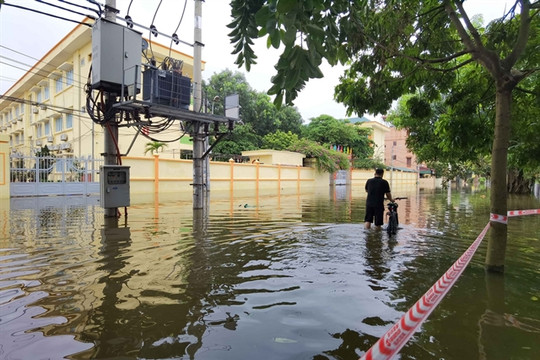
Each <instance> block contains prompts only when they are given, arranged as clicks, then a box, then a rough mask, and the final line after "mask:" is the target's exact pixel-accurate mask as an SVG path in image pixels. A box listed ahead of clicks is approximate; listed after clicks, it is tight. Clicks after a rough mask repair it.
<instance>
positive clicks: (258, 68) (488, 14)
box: [0, 0, 509, 121]
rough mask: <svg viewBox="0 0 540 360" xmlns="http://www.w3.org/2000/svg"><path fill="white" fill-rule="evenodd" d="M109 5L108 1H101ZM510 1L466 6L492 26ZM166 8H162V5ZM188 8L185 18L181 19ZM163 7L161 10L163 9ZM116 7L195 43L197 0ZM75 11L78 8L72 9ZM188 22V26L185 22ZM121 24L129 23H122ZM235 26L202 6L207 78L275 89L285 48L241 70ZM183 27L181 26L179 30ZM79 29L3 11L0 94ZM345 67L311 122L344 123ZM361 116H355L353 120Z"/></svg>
mask: <svg viewBox="0 0 540 360" xmlns="http://www.w3.org/2000/svg"><path fill="white" fill-rule="evenodd" d="M47 2H48V3H50V4H54V5H59V6H64V7H68V6H66V4H65V3H62V2H60V1H58V0H48V1H47ZM70 2H71V3H76V4H80V5H82V6H86V7H89V8H95V6H94V5H92V4H91V3H90V2H89V1H84V0H71V1H70ZM99 2H100V3H104V2H105V0H101V1H99ZM507 2H509V1H508V0H468V1H466V2H465V5H466V9H467V10H468V11H469V15H472V14H482V15H483V16H484V20H485V21H488V20H491V19H493V18H496V17H500V16H501V15H502V14H503V12H504V9H505V6H507V5H506V3H507ZM6 3H8V4H16V5H18V6H24V7H28V8H32V9H36V10H39V11H43V12H47V13H52V14H55V15H57V16H61V17H65V18H70V19H76V20H80V19H81V17H80V16H78V15H74V14H72V13H70V12H66V11H63V10H61V9H58V8H54V7H51V6H47V5H44V4H42V3H39V2H37V1H32V0H16V1H15V0H6ZM160 3H161V5H159V4H160ZM184 4H185V5H186V6H185V11H184V16H183V17H181V15H182V13H183V9H184ZM158 5H159V7H158ZM116 7H117V9H119V10H120V13H119V14H118V15H119V16H120V17H125V16H126V15H127V14H128V8H129V16H131V18H132V19H133V21H134V22H135V23H138V24H141V25H144V26H146V27H149V26H150V25H152V24H154V25H155V26H156V28H157V30H158V31H159V32H161V33H166V34H173V33H174V31H175V29H176V28H177V27H178V30H177V31H176V33H177V34H178V36H179V38H180V39H181V40H182V41H185V42H187V43H193V28H194V20H193V19H194V0H186V1H182V0H161V1H158V0H116ZM70 8H71V9H75V8H73V7H70ZM77 11H80V12H82V13H85V14H87V13H89V14H92V12H91V11H89V10H86V9H77ZM181 18H182V21H180V19H181ZM118 22H119V23H122V22H123V21H121V20H118ZM229 22H230V10H229V1H228V0H206V1H204V2H203V3H202V42H203V43H204V48H203V50H202V59H203V60H204V61H205V62H206V68H205V70H204V71H203V79H209V78H210V77H211V76H212V75H213V74H215V73H219V72H221V71H223V70H225V69H229V70H232V71H240V72H242V73H244V74H245V76H246V79H247V82H248V83H249V84H250V86H251V87H252V88H253V89H255V90H257V91H262V92H266V91H267V90H268V89H269V88H270V86H271V81H270V78H271V77H272V76H273V75H274V72H275V70H274V64H275V63H276V62H277V58H278V56H279V53H280V49H277V50H276V49H273V48H270V49H268V48H267V47H266V39H258V40H256V43H255V53H256V55H257V56H258V59H257V62H258V64H257V65H255V66H253V67H252V68H251V71H250V72H247V71H246V70H245V68H240V69H239V68H238V67H237V65H235V64H234V61H235V58H236V56H235V55H232V54H230V53H231V51H232V50H233V46H232V44H231V43H230V42H229V38H228V36H227V34H228V33H229V32H230V29H228V28H227V27H226V25H227V24H228V23H229ZM179 24H180V25H179ZM75 26H76V24H75V23H73V22H68V21H65V20H61V19H56V18H53V17H49V16H46V15H41V14H37V13H32V12H30V11H28V10H22V9H17V8H13V7H10V6H2V7H1V9H0V94H4V93H5V92H6V91H7V90H8V89H9V88H10V86H11V85H13V84H14V83H15V81H16V80H17V79H18V78H20V77H21V76H22V75H23V74H24V73H25V71H26V70H28V69H29V68H30V67H31V66H32V65H33V64H34V63H35V62H36V61H37V60H38V59H40V58H41V57H42V56H44V55H45V54H46V53H47V51H49V50H50V49H51V48H52V47H53V46H54V45H55V44H56V43H58V42H59V41H60V40H61V39H62V38H63V37H64V36H65V35H66V34H67V33H68V32H69V31H71V30H72V29H73V27H75ZM137 30H139V31H141V32H142V33H143V36H144V37H146V38H151V40H152V41H155V42H158V43H161V44H164V45H167V46H169V44H170V42H171V41H170V39H169V38H167V37H165V36H162V35H158V36H157V37H153V36H150V34H149V32H148V31H147V30H144V29H137ZM173 48H174V49H175V50H178V51H182V52H184V53H186V54H189V55H193V48H192V47H190V46H187V45H183V44H179V45H174V44H173ZM344 69H345V68H344V67H342V66H335V67H331V66H330V65H328V64H327V63H324V64H323V66H322V67H321V70H322V72H323V73H324V74H325V76H324V78H322V79H312V80H310V81H309V82H308V84H307V86H306V87H305V88H304V89H303V90H302V91H301V92H300V94H299V96H298V98H297V99H296V100H295V102H294V105H295V106H296V108H297V109H298V111H299V112H300V114H301V115H302V118H303V119H304V120H305V121H308V120H309V119H311V118H313V117H317V116H319V115H322V114H327V115H331V116H333V117H335V118H338V119H344V118H347V117H349V116H347V115H346V109H345V107H344V106H343V105H341V104H339V103H337V102H336V101H334V99H333V97H334V87H335V86H336V85H337V84H338V83H339V77H340V75H341V74H342V73H343V71H344ZM361 115H365V116H367V117H368V118H371V119H378V118H380V115H379V114H377V115H371V114H361ZM355 116H358V115H357V114H352V115H351V117H355Z"/></svg>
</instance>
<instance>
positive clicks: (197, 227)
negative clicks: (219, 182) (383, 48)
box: [0, 187, 540, 360]
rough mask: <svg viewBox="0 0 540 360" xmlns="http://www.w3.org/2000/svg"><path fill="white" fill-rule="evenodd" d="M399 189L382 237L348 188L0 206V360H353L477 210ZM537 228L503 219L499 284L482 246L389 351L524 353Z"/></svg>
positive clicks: (441, 268)
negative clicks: (486, 266) (401, 343)
mask: <svg viewBox="0 0 540 360" xmlns="http://www.w3.org/2000/svg"><path fill="white" fill-rule="evenodd" d="M361 190H363V189H361ZM399 195H400V196H408V199H407V200H402V201H401V202H400V207H399V209H398V211H399V213H400V223H401V229H400V230H399V232H398V236H397V237H394V238H392V239H389V238H388V235H387V234H386V233H385V232H384V231H376V230H371V231H367V230H365V229H363V221H362V220H363V216H364V214H363V211H364V206H365V197H364V196H365V194H364V193H363V191H360V190H358V189H350V188H349V189H347V188H346V187H339V189H338V187H336V189H335V192H333V191H331V192H330V193H329V194H328V193H326V194H324V195H316V194H307V195H302V196H300V195H298V194H294V195H290V196H282V197H276V196H262V194H261V196H260V198H258V199H252V198H249V197H242V198H233V199H229V198H226V197H223V198H218V200H217V201H213V202H212V203H211V204H210V207H209V208H208V209H206V211H205V210H199V211H196V212H194V211H193V210H192V208H191V203H190V201H183V200H178V201H169V202H166V203H162V204H157V203H156V204H154V203H152V201H149V202H148V203H138V204H137V203H135V204H134V205H133V206H132V207H131V208H130V211H129V216H128V217H127V219H125V218H122V219H114V220H113V221H111V220H110V219H104V218H103V212H102V210H101V209H100V208H99V207H97V206H95V205H94V204H93V203H92V202H91V200H87V199H86V200H84V201H83V200H80V201H81V202H80V203H79V204H78V205H76V204H74V201H73V200H70V201H65V202H64V203H62V204H56V205H54V206H52V205H51V204H50V203H48V204H46V205H45V204H40V203H36V202H35V201H34V202H28V204H27V205H28V206H23V205H21V204H17V205H16V206H14V207H12V209H11V210H10V211H9V212H1V213H0V214H2V218H1V219H0V221H1V222H2V223H1V224H0V231H3V232H0V234H2V238H1V239H0V244H1V245H0V248H2V250H1V252H0V324H1V325H2V326H0V331H1V332H2V334H1V335H2V336H1V337H0V338H1V339H2V340H1V345H2V350H1V351H3V354H2V355H1V356H4V354H9V356H12V358H25V357H26V358H33V357H35V356H34V355H35V353H34V352H35V351H36V350H35V349H37V348H38V347H39V348H41V349H42V351H43V349H46V350H45V352H46V353H47V356H50V357H51V358H62V357H65V356H70V357H71V358H74V359H99V358H121V357H124V358H154V359H170V358H186V359H188V358H189V359H220V360H221V359H248V358H253V357H254V356H259V357H262V358H265V359H349V358H351V359H354V358H357V357H359V356H360V355H361V354H362V353H363V352H364V351H366V350H367V349H368V348H369V347H370V346H371V345H372V344H374V343H375V342H376V341H377V339H378V338H379V337H380V336H381V335H382V334H383V333H384V332H385V331H386V330H387V329H388V327H389V326H391V325H392V324H393V322H394V321H396V320H397V319H399V317H400V316H401V314H402V313H403V312H404V311H406V310H407V309H408V308H409V307H410V306H411V305H412V304H414V302H415V301H416V300H417V299H418V297H420V296H421V295H422V294H423V293H424V292H425V291H426V290H427V289H428V288H429V287H430V286H431V285H432V283H433V282H434V281H435V280H437V279H438V278H439V277H440V276H441V275H442V273H444V272H445V271H446V270H447V268H448V267H449V266H450V265H451V264H452V263H453V262H454V261H455V260H456V259H457V258H458V257H459V256H460V255H461V254H462V253H463V251H464V250H465V249H466V248H467V247H468V246H469V245H470V243H471V242H472V241H473V240H474V239H475V238H476V236H477V235H478V232H479V231H480V230H481V229H482V228H483V226H484V225H485V223H486V218H487V216H488V215H489V209H488V208H489V206H488V201H489V200H488V198H489V197H486V196H485V194H482V193H465V192H453V193H452V194H451V196H450V198H448V194H447V193H446V192H444V193H440V194H422V193H418V194H416V193H413V194H399ZM88 201H90V202H88ZM510 204H511V206H512V208H518V207H522V208H534V207H539V201H538V200H537V199H534V198H511V199H510ZM245 205H247V206H245ZM539 226H540V219H539V218H538V217H529V218H528V219H524V218H516V219H512V222H511V223H510V224H509V234H510V236H512V241H510V242H509V249H508V256H509V261H508V271H507V273H506V274H505V276H504V278H503V280H504V282H503V285H504V284H506V289H504V287H501V286H500V285H501V282H500V281H499V282H497V279H496V281H491V279H489V278H486V277H485V275H484V271H483V260H484V254H485V244H484V245H482V246H481V248H480V249H479V254H477V255H476V256H475V258H474V259H473V261H472V262H471V264H470V265H469V268H468V269H467V270H466V271H465V273H464V275H463V276H462V279H460V280H459V281H458V283H457V284H456V286H455V287H454V288H453V289H452V291H451V292H450V293H449V294H448V296H447V298H445V299H444V300H443V302H442V303H441V305H440V306H439V307H438V308H437V309H436V310H435V311H434V312H433V314H432V316H431V317H430V319H429V320H428V322H426V324H425V325H424V326H423V328H422V331H421V332H419V333H418V334H417V335H416V336H415V337H414V338H413V340H412V341H411V342H410V343H409V344H408V345H407V346H406V348H405V349H404V350H403V352H402V358H403V359H409V358H419V359H420V358H421V359H439V358H445V359H463V358H485V359H498V358H510V357H511V356H513V354H517V355H518V358H523V359H527V358H531V359H532V358H533V356H532V354H535V353H537V352H538V351H537V350H539V349H538V344H540V338H539V337H538V331H537V329H538V327H539V326H538V320H537V319H539V318H540V312H539V310H538V306H537V305H538V297H539V294H540V288H539V284H538V281H537V278H538V275H539V272H540V271H539V269H538V267H537V263H538V261H540V255H539V254H540V251H539V250H540V249H539V248H538V241H537V240H538V236H537V234H538V232H537V229H538V228H540V227H539ZM2 229H3V230H2ZM535 299H536V300H535ZM4 325H6V326H4ZM502 338H508V339H511V340H512V343H511V344H507V345H505V346H502V345H500V344H501V339H502ZM21 339H23V340H24V341H23V340H21ZM21 343H23V344H24V346H23V347H21V346H20V344H21ZM53 345H54V349H61V350H54V349H53V348H52V346H53ZM49 347H51V349H50V350H49ZM9 356H6V358H9Z"/></svg>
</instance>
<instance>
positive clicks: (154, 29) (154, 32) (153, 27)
mask: <svg viewBox="0 0 540 360" xmlns="http://www.w3.org/2000/svg"><path fill="white" fill-rule="evenodd" d="M162 2H163V0H159V4H158V6H157V8H156V11H155V12H154V17H153V18H152V22H151V23H150V30H149V33H148V39H149V40H150V41H149V44H150V52H151V53H152V59H153V58H154V50H153V49H152V34H154V35H155V36H157V29H156V26H155V25H154V20H156V15H157V13H158V11H159V8H160V7H161V3H162Z"/></svg>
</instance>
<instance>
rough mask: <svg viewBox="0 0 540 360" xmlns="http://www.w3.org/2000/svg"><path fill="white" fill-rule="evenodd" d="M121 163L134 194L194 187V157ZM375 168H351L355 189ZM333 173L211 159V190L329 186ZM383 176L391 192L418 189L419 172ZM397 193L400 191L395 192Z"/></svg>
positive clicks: (291, 189) (294, 189)
mask: <svg viewBox="0 0 540 360" xmlns="http://www.w3.org/2000/svg"><path fill="white" fill-rule="evenodd" d="M122 165H128V166H130V176H131V183H130V184H131V189H130V190H131V191H130V192H131V194H148V193H159V194H167V193H179V192H180V193H182V192H185V193H190V192H192V191H193V188H192V186H191V184H192V183H193V163H192V161H191V160H179V159H167V158H161V157H160V156H159V155H154V157H153V158H152V159H150V158H148V157H124V158H122ZM373 175H374V174H373V171H372V170H357V169H354V170H350V171H349V176H350V184H351V186H352V189H353V191H355V192H356V191H357V192H360V193H362V194H363V193H364V192H365V190H364V185H365V182H366V181H367V180H368V179H370V178H372V177H373ZM331 178H332V176H331V175H330V174H328V173H320V172H318V171H317V170H316V169H314V168H311V167H302V166H290V165H267V164H260V163H253V164H252V163H236V162H234V161H229V162H217V161H210V190H211V191H226V192H232V193H234V194H238V195H239V196H252V195H256V193H257V192H258V191H265V192H266V193H269V192H270V193H272V192H275V193H276V194H277V193H280V192H295V193H300V192H303V191H308V192H310V191H315V190H316V189H324V188H328V186H330V184H331V182H330V179H331ZM384 178H385V179H386V180H388V182H390V185H391V188H392V192H394V189H395V191H397V192H398V193H399V192H406V191H407V192H408V191H410V190H413V189H416V186H417V174H416V173H409V172H398V171H393V172H391V171H387V172H386V173H385V176H384ZM394 196H398V195H394Z"/></svg>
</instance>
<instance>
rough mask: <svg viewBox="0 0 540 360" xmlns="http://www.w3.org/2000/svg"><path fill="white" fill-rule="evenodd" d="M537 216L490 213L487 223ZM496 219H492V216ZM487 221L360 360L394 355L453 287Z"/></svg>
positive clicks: (524, 212) (517, 212)
mask: <svg viewBox="0 0 540 360" xmlns="http://www.w3.org/2000/svg"><path fill="white" fill-rule="evenodd" d="M533 214H540V209H531V210H514V211H508V216H502V215H496V214H490V222H491V221H498V222H502V221H504V223H506V221H507V220H508V217H513V216H522V215H533ZM494 215H495V216H497V219H493V216H494ZM490 222H488V223H487V225H486V226H485V227H484V230H482V232H481V233H480V235H478V237H477V238H476V240H475V241H474V242H473V243H472V244H471V246H469V248H468V249H467V251H465V253H463V255H461V257H460V258H459V259H458V260H457V261H456V262H455V263H454V264H453V265H452V267H451V268H450V269H448V271H446V273H445V274H444V275H443V276H441V278H439V280H438V281H437V282H436V283H435V284H434V285H433V286H432V287H431V288H430V289H429V290H428V291H427V292H426V293H425V294H424V295H423V296H422V297H421V298H420V300H418V301H417V302H416V304H414V305H413V307H411V308H410V309H409V310H408V311H407V312H406V313H405V315H403V316H402V317H401V319H400V320H399V321H397V322H396V323H395V324H394V325H393V326H392V327H391V328H390V330H388V331H387V332H386V333H385V334H384V335H383V336H382V337H381V338H380V339H379V340H378V341H377V342H376V343H375V345H373V346H372V347H371V348H370V349H369V350H368V351H367V352H366V353H365V354H364V355H363V356H362V357H361V358H360V360H387V359H391V358H392V357H393V356H394V355H396V354H397V353H398V352H399V351H400V350H401V348H402V347H403V346H404V345H405V344H406V343H407V341H409V339H410V338H411V337H412V336H413V334H414V333H415V332H416V329H418V327H419V326H420V325H421V324H422V323H423V322H424V321H425V320H426V319H427V318H428V316H429V315H430V314H431V312H432V311H433V310H434V309H435V307H437V305H438V304H439V302H441V300H442V299H443V298H444V296H445V295H446V293H447V292H448V291H449V290H450V288H451V287H452V286H453V285H454V283H455V282H456V281H457V279H458V278H459V277H460V276H461V274H462V273H463V270H465V268H466V267H467V265H468V264H469V262H470V261H471V259H472V257H473V255H474V253H475V252H476V249H478V246H480V243H481V242H482V240H483V239H484V237H485V236H486V233H487V231H488V229H489V227H490Z"/></svg>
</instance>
